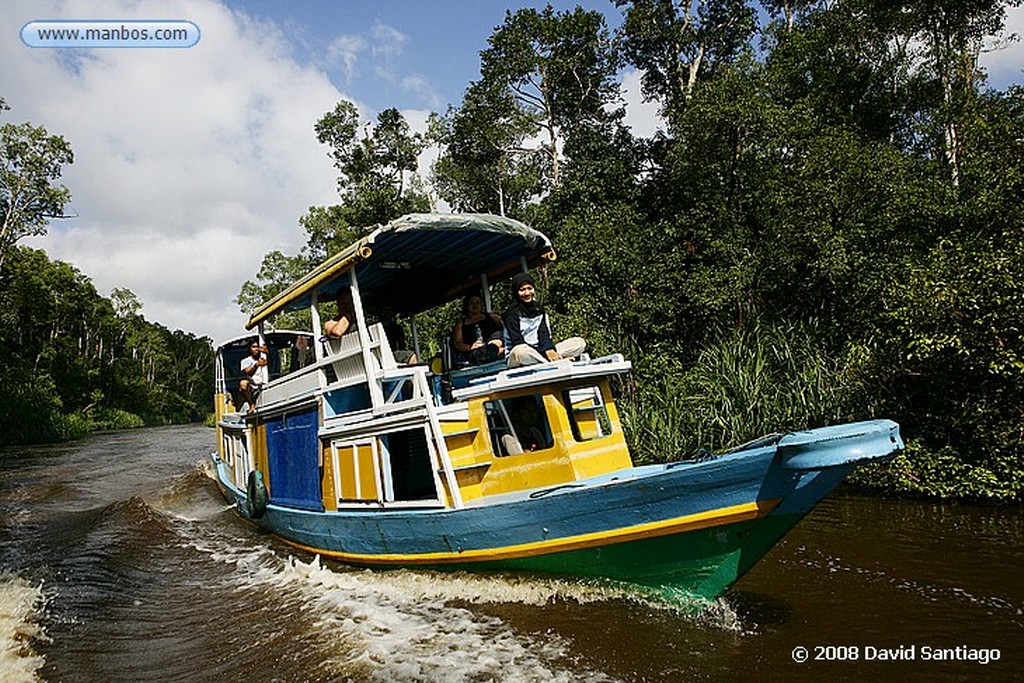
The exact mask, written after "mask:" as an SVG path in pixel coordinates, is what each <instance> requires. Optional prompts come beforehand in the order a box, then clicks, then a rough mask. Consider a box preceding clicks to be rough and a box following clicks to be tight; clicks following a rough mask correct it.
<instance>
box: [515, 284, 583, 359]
mask: <svg viewBox="0 0 1024 683" xmlns="http://www.w3.org/2000/svg"><path fill="white" fill-rule="evenodd" d="M512 296H513V297H514V298H513V300H512V305H511V306H509V308H508V310H507V311H505V347H506V348H507V349H508V350H509V353H508V366H509V367H510V368H515V367H519V366H521V365H536V364H538V363H545V362H549V361H556V360H561V359H563V358H575V357H577V356H579V355H580V354H582V353H583V352H584V351H586V350H587V342H586V341H584V340H583V338H582V337H569V338H568V339H566V340H564V341H560V342H559V343H558V344H555V343H554V342H553V341H551V328H550V327H549V326H548V316H547V314H546V313H545V312H544V309H543V308H542V307H541V305H540V304H539V303H537V298H536V290H535V289H534V283H533V277H532V276H531V275H530V274H529V273H517V274H516V275H515V276H513V278H512Z"/></svg>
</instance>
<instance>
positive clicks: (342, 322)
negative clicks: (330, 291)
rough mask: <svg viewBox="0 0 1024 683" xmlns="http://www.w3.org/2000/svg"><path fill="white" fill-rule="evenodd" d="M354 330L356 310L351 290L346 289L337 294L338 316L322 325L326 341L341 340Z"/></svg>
mask: <svg viewBox="0 0 1024 683" xmlns="http://www.w3.org/2000/svg"><path fill="white" fill-rule="evenodd" d="M354 329H356V308H355V305H354V304H353V303H352V290H350V289H348V288H347V287H346V288H344V289H342V290H341V291H339V292H338V315H336V316H335V317H334V318H331V319H330V320H328V321H327V322H326V323H324V334H325V335H327V338H328V339H341V338H342V337H343V336H344V335H345V333H347V332H351V331H353V330H354Z"/></svg>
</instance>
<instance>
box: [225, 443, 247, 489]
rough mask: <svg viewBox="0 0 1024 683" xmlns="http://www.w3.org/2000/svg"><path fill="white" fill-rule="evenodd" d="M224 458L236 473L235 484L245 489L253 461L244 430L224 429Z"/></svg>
mask: <svg viewBox="0 0 1024 683" xmlns="http://www.w3.org/2000/svg"><path fill="white" fill-rule="evenodd" d="M224 460H225V462H227V463H228V466H229V467H230V468H231V471H232V472H233V473H234V475H235V476H234V481H235V486H237V487H238V488H240V489H245V485H246V477H248V476H249V470H251V469H252V462H251V459H250V458H249V447H248V443H247V440H246V436H245V432H244V431H237V432H236V431H228V430H224Z"/></svg>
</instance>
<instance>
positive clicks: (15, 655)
mask: <svg viewBox="0 0 1024 683" xmlns="http://www.w3.org/2000/svg"><path fill="white" fill-rule="evenodd" d="M44 608H45V600H44V597H43V591H42V587H41V586H34V585H32V584H30V583H29V582H28V581H26V580H25V579H23V578H21V577H20V576H17V575H15V574H11V573H7V572H0V680H3V681H6V682H7V683H34V682H35V681H39V680H41V679H40V678H39V674H38V672H39V669H41V668H42V666H43V664H44V663H45V662H44V659H43V657H42V655H40V654H38V653H37V652H36V649H35V645H36V644H37V643H40V642H46V634H45V632H44V631H43V628H42V626H41V625H40V623H41V621H42V614H43V611H44Z"/></svg>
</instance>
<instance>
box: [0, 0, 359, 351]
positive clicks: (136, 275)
mask: <svg viewBox="0 0 1024 683" xmlns="http://www.w3.org/2000/svg"><path fill="white" fill-rule="evenodd" d="M160 14H161V15H162V16H166V17H174V18H183V19H188V20H189V21H192V22H194V23H195V24H196V25H198V26H199V27H200V30H201V31H202V38H201V40H200V42H199V44H198V45H196V46H195V47H193V48H191V49H167V50H146V49H110V50H95V51H90V52H88V53H77V52H69V51H62V50H50V49H30V48H27V47H25V46H24V45H22V44H21V43H19V42H14V41H10V40H5V41H0V63H3V65H4V67H3V70H2V73H0V96H3V97H4V98H5V99H6V100H7V102H8V104H9V105H10V106H11V108H12V111H10V112H7V115H6V117H5V119H6V120H9V121H16V122H21V121H31V122H32V123H34V124H36V125H43V126H45V127H46V128H47V129H48V130H49V131H50V132H51V133H58V134H61V135H64V136H65V137H66V138H67V139H68V141H69V142H70V143H71V145H72V148H73V149H74V152H75V163H74V164H73V165H72V166H70V167H68V168H67V169H66V171H65V173H64V177H63V179H62V182H63V183H64V184H66V185H67V186H68V187H69V188H70V189H71V191H72V193H73V196H74V199H73V203H72V205H71V206H70V207H69V209H70V212H71V213H73V214H77V216H78V217H77V218H75V219H73V220H64V221H55V222H53V223H51V226H50V229H49V234H48V235H47V236H46V237H44V238H39V239H34V240H31V241H30V242H28V243H29V244H30V245H31V246H38V247H42V248H44V249H46V251H47V252H48V253H49V255H50V256H51V257H52V258H56V259H60V260H64V261H68V262H70V263H72V264H74V265H75V266H76V267H78V268H79V269H80V270H82V271H83V272H84V273H85V274H86V275H88V276H89V277H91V278H92V280H93V281H94V283H95V284H96V286H97V289H98V290H99V291H100V292H101V293H103V294H109V292H110V290H111V289H112V288H113V287H128V288H129V289H131V290H132V291H134V292H135V293H136V294H137V295H138V296H139V297H140V299H141V300H142V302H143V304H144V308H143V313H144V314H145V315H146V317H147V318H148V319H150V320H154V321H158V322H160V323H162V324H164V325H166V326H167V327H170V328H172V329H176V328H180V329H184V330H187V331H193V332H195V333H197V334H200V335H209V336H211V337H213V338H214V339H215V340H220V339H224V338H226V337H229V336H234V335H236V334H238V333H240V332H242V331H243V330H242V327H241V323H242V322H244V316H242V314H241V313H239V312H238V308H237V306H236V305H235V304H233V303H231V300H232V299H233V298H234V296H235V295H236V294H237V292H238V290H239V288H240V286H241V283H242V282H243V281H244V280H246V279H249V278H251V277H252V276H253V274H254V273H255V272H256V270H257V269H258V268H259V265H260V260H261V258H262V256H263V254H264V253H266V252H267V251H269V250H271V249H281V250H283V251H286V252H290V253H294V252H296V251H297V250H298V249H299V247H300V246H301V243H302V232H301V229H300V228H299V227H298V226H297V219H298V217H299V216H301V215H302V214H303V213H305V211H306V209H307V208H308V207H309V206H310V205H314V204H327V203H333V202H334V201H336V199H337V196H336V194H335V185H334V184H335V172H334V169H333V168H332V166H331V163H330V160H329V159H328V158H327V156H326V153H325V150H324V149H323V148H322V147H321V146H320V145H319V144H318V143H317V142H316V139H315V137H314V135H313V132H312V127H313V124H314V122H315V121H316V120H317V119H318V118H319V117H320V116H321V115H322V114H323V113H324V112H327V111H330V110H331V109H333V107H334V105H335V104H336V103H337V101H338V100H339V99H341V98H342V97H343V96H342V95H341V93H339V92H338V91H337V89H336V88H335V87H334V86H332V85H331V83H330V81H329V80H328V79H327V77H326V76H325V75H324V74H323V73H322V72H321V71H319V70H317V69H315V68H313V67H307V66H301V65H298V64H296V63H295V62H294V61H293V59H292V58H291V57H290V54H291V50H290V48H289V45H288V44H287V43H286V41H285V40H284V38H283V36H282V35H281V34H280V33H279V32H278V30H277V29H276V28H274V27H273V26H272V25H270V24H265V23H259V22H254V21H252V20H250V19H248V18H247V17H245V16H242V15H239V14H236V13H232V12H231V11H230V10H228V9H226V8H225V7H223V6H221V5H220V4H218V3H217V2H215V1H214V0H178V1H177V2H165V3H161V5H160ZM95 17H103V18H118V19H121V18H123V19H143V18H145V19H152V18H153V16H152V6H145V7H142V6H140V4H139V3H136V2H132V1H131V0H124V1H123V2H120V1H113V0H112V1H109V2H104V3H97V2H85V1H77V2H76V1H72V2H62V3H56V2H51V3H41V2H16V3H13V4H12V3H7V4H5V7H4V12H3V16H2V17H0V27H2V30H3V32H4V35H7V36H14V35H17V34H18V31H20V29H21V27H22V26H23V25H24V24H25V23H26V22H27V21H30V20H35V19H40V18H47V19H49V18H53V19H72V18H78V19H81V18H95Z"/></svg>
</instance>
